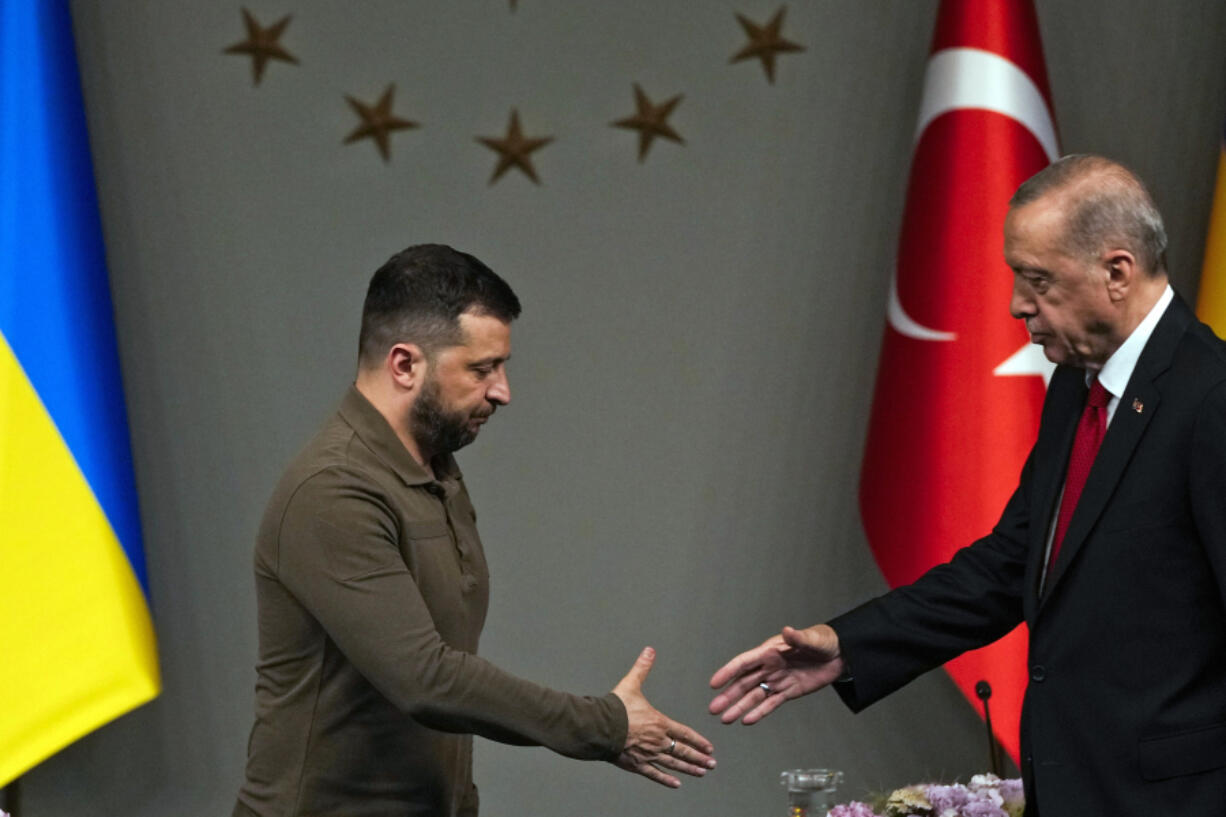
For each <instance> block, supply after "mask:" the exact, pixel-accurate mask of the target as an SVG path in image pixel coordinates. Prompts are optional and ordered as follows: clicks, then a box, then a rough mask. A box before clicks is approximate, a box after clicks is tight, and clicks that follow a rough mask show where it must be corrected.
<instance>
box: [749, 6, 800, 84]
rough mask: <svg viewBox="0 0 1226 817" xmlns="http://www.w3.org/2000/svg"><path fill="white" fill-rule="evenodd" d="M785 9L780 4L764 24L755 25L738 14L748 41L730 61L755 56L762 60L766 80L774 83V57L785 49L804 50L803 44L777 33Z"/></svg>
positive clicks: (785, 7)
mask: <svg viewBox="0 0 1226 817" xmlns="http://www.w3.org/2000/svg"><path fill="white" fill-rule="evenodd" d="M786 10H787V6H780V7H779V11H777V12H775V16H774V17H772V18H771V20H770V22H769V23H767V24H766V25H764V26H760V25H757V24H756V23H754V22H753V21H751V20H748V19H746V18H745V17H744V16H743V15H740V14H738V15H737V16H736V19H737V20H738V21H739V22H740V24H741V28H743V29H745V34H746V35H747V36H748V37H749V43H748V44H747V45H746V46H745V47H744V48H742V49H741V50H740V51H738V52H736V54H734V55H733V57H732V59H731V60H730V62H740V61H741V60H748V59H752V58H754V57H757V58H758V59H760V60H762V67H763V68H764V69H765V70H766V79H767V81H769V82H770V83H771V84H772V85H774V84H775V57H776V56H777V55H778V54H782V53H784V52H787V51H804V50H805V47H804V46H803V45H798V44H797V43H794V42H792V41H791V40H785V39H784V38H783V37H782V36H780V34H779V30H780V29H781V28H783V13H784V12H785V11H786Z"/></svg>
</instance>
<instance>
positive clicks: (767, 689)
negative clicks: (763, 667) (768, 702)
mask: <svg viewBox="0 0 1226 817" xmlns="http://www.w3.org/2000/svg"><path fill="white" fill-rule="evenodd" d="M758 686H760V687H761V688H762V691H763V692H765V693H766V694H767V697H769V696H770V694H771V686H770V684H768V683H766V682H765V681H763V682H762V683H760V684H758Z"/></svg>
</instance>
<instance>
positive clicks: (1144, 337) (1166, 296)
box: [1086, 284, 1175, 398]
mask: <svg viewBox="0 0 1226 817" xmlns="http://www.w3.org/2000/svg"><path fill="white" fill-rule="evenodd" d="M1174 297H1175V290H1173V289H1171V285H1170V284H1167V285H1166V290H1165V291H1163V293H1162V297H1160V298H1159V299H1158V302H1157V303H1156V304H1154V305H1153V306H1152V307H1151V308H1150V310H1149V312H1148V314H1146V316H1145V317H1144V319H1142V321H1141V322H1140V323H1139V324H1137V328H1136V329H1134V330H1132V334H1131V335H1129V336H1128V338H1127V340H1125V341H1124V342H1123V343H1121V344H1120V348H1118V349H1116V350H1115V351H1114V352H1113V353H1112V354H1111V357H1109V358H1107V362H1106V363H1104V364H1103V368H1102V370H1101V371H1099V373H1098V382H1099V383H1102V384H1103V388H1104V389H1106V390H1107V391H1109V392H1111V396H1112V397H1115V398H1118V397H1119V396H1120V395H1122V394H1123V393H1124V389H1126V388H1128V381H1129V380H1130V379H1132V370H1133V369H1135V368H1136V367H1137V361H1138V360H1140V359H1141V352H1142V351H1144V349H1145V344H1146V343H1148V342H1149V336H1150V335H1152V334H1153V333H1154V327H1155V326H1157V325H1158V320H1159V319H1160V318H1161V317H1162V313H1164V312H1166V308H1167V307H1168V306H1170V304H1171V301H1172V300H1173V299H1174ZM1093 378H1094V375H1093V374H1091V373H1090V372H1086V385H1089V383H1090V381H1091V380H1092V379H1093Z"/></svg>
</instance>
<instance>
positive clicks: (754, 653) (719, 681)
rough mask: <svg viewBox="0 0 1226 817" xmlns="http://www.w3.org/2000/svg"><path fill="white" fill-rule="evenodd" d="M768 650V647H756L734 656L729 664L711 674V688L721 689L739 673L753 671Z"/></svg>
mask: <svg viewBox="0 0 1226 817" xmlns="http://www.w3.org/2000/svg"><path fill="white" fill-rule="evenodd" d="M764 652H766V647H765V646H762V647H755V648H754V649H752V650H748V651H746V652H743V653H741V654H740V655H738V656H737V657H736V658H733V659H732V660H731V661H729V662H728V663H727V664H724V665H723V666H722V667H720V668H719V669H717V670H716V671H715V674H714V675H712V676H711V688H712V689H719V688H720V687H722V686H723V685H724V684H726V683H728V682H729V681H731V680H733V679H734V678H736V677H737V676H739V675H742V674H744V673H746V672H753V671H754V670H755V669H757V668H758V667H759V666H761V664H762V655H763V653H764Z"/></svg>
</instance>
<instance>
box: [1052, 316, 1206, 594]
mask: <svg viewBox="0 0 1226 817" xmlns="http://www.w3.org/2000/svg"><path fill="white" fill-rule="evenodd" d="M1191 316H1192V313H1191V311H1190V310H1189V309H1188V307H1187V305H1186V304H1184V303H1183V301H1182V300H1181V299H1180V298H1179V297H1178V296H1176V297H1175V299H1174V300H1173V301H1172V302H1171V305H1170V306H1169V307H1168V308H1167V310H1166V314H1164V315H1163V316H1162V319H1161V320H1159V321H1158V325H1157V326H1156V327H1154V333H1153V334H1152V335H1151V336H1150V338H1149V342H1148V343H1146V344H1145V349H1144V350H1143V351H1142V352H1141V357H1140V358H1139V359H1138V360H1137V365H1136V368H1135V369H1133V372H1132V377H1131V378H1130V379H1129V381H1128V386H1127V387H1126V388H1125V389H1124V393H1123V394H1121V395H1120V402H1119V405H1118V406H1117V407H1116V409H1115V414H1114V415H1113V417H1112V420H1111V424H1110V425H1109V426H1108V427H1107V435H1106V436H1105V437H1104V438H1103V442H1102V446H1101V447H1100V448H1099V449H1098V456H1097V457H1095V459H1094V465H1093V467H1092V468H1091V469H1090V475H1089V477H1088V478H1087V479H1086V485H1085V489H1084V490H1083V491H1082V494H1081V499H1080V500H1078V502H1077V509H1076V510H1075V511H1074V512H1073V518H1072V519H1071V520H1070V521H1069V527H1068V531H1067V532H1066V533H1065V535H1064V542H1063V543H1061V545H1060V553H1059V554H1058V556H1057V558H1056V564H1055V565H1054V567H1053V569H1052V574H1051V576H1050V577H1049V578H1048V581H1047V584H1046V586H1045V588H1044V592H1043V599H1044V600H1046V599H1047V598H1048V597H1050V595H1051V593H1052V592H1053V591H1054V590H1055V588H1056V587H1057V586H1058V585H1059V584H1060V580H1061V578H1063V576H1064V574H1065V573H1066V572H1067V570H1068V567H1069V565H1070V564H1071V563H1072V562H1073V560H1074V559H1075V558H1076V557H1077V552H1078V551H1079V550H1081V547H1082V546H1083V545H1084V544H1085V542H1086V539H1087V538H1088V537H1089V535H1090V533H1091V531H1093V529H1094V525H1095V523H1096V522H1097V521H1098V518H1099V517H1100V516H1101V515H1102V512H1103V509H1104V508H1105V507H1106V506H1107V503H1108V501H1109V500H1110V499H1111V495H1112V494H1113V493H1114V492H1115V487H1116V485H1118V484H1119V481H1120V479H1121V478H1122V477H1123V475H1124V472H1125V470H1126V469H1127V467H1128V463H1129V461H1130V460H1131V459H1132V455H1133V452H1134V451H1135V450H1136V447H1137V444H1138V443H1139V442H1140V441H1141V437H1142V436H1143V435H1144V433H1145V429H1146V427H1147V426H1148V425H1149V423H1150V421H1151V420H1153V418H1154V415H1155V414H1157V413H1158V406H1159V402H1160V400H1161V392H1160V391H1159V389H1158V387H1157V380H1158V378H1159V376H1160V375H1161V374H1162V373H1163V372H1165V371H1166V370H1167V369H1168V368H1169V367H1170V365H1171V358H1172V356H1173V355H1174V353H1175V347H1176V346H1177V345H1178V343H1179V340H1180V338H1181V337H1182V336H1183V333H1184V331H1185V330H1186V329H1187V326H1188V324H1189V323H1190V321H1191ZM1074 422H1075V421H1074ZM1071 444H1072V437H1071V436H1069V439H1068V441H1067V443H1066V449H1065V450H1066V452H1067V448H1068V447H1071ZM1067 459H1068V457H1067V453H1066V455H1065V458H1064V460H1065V462H1066V463H1067ZM1059 476H1060V482H1061V483H1062V482H1063V474H1060V475H1059ZM1047 518H1048V519H1050V517H1047ZM1040 550H1042V548H1040Z"/></svg>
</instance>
